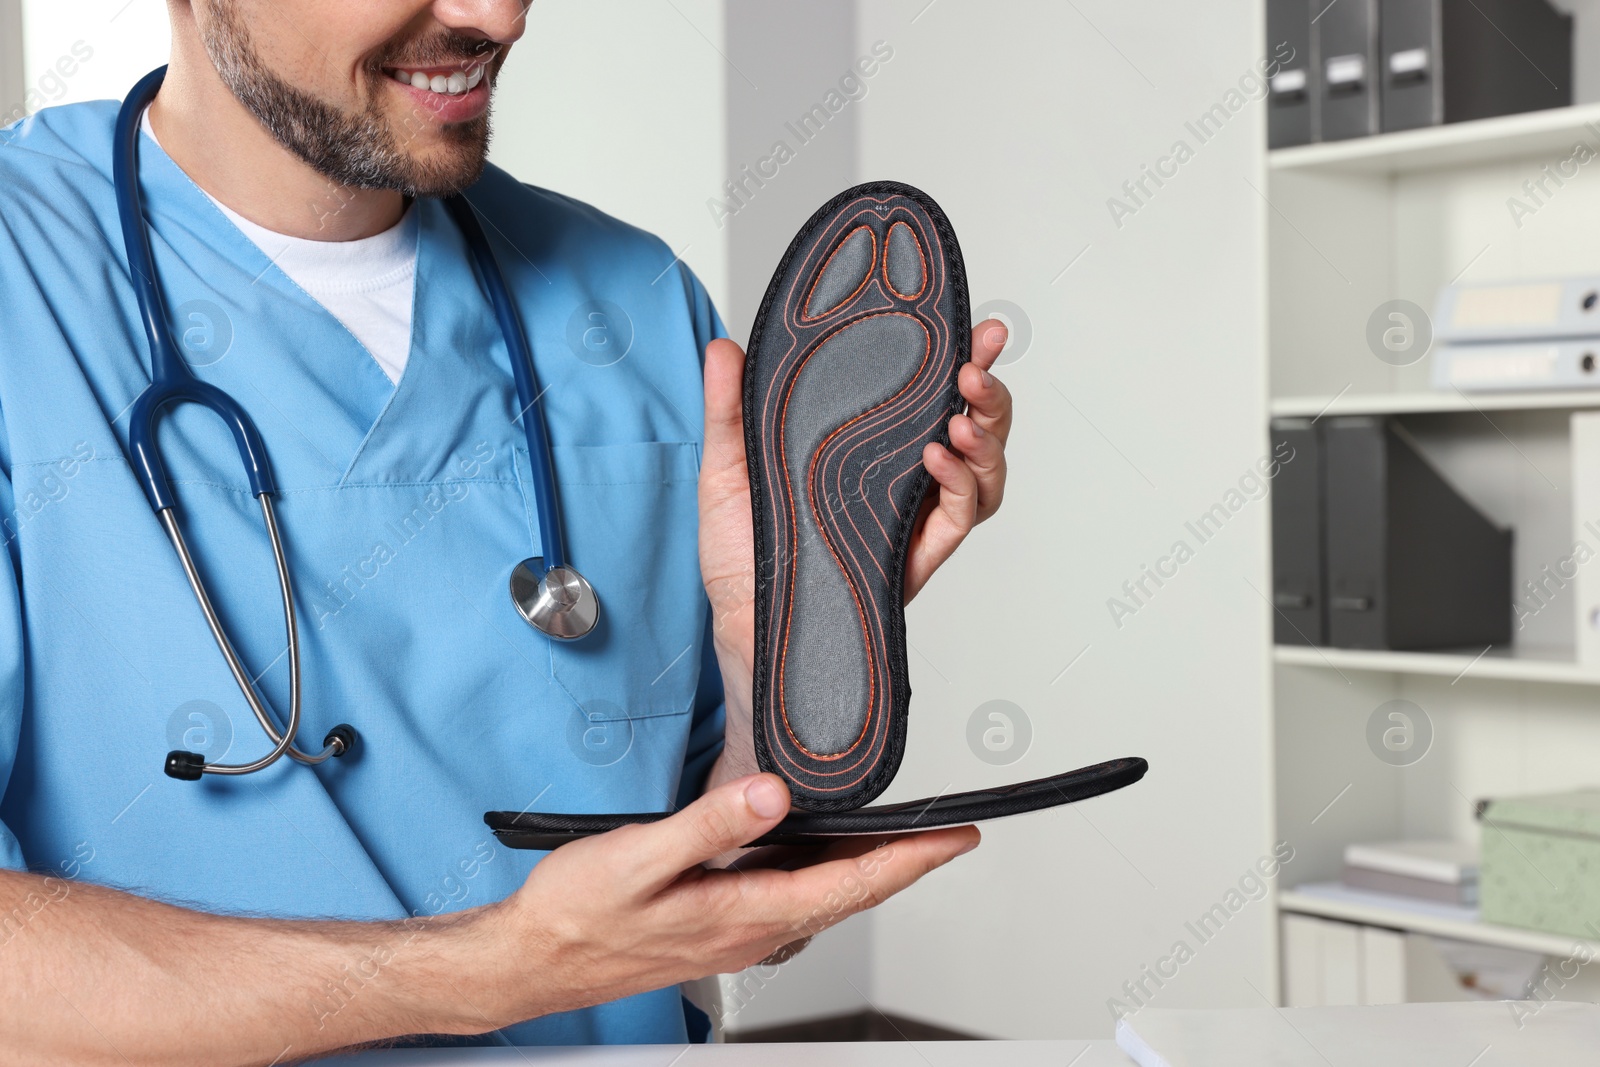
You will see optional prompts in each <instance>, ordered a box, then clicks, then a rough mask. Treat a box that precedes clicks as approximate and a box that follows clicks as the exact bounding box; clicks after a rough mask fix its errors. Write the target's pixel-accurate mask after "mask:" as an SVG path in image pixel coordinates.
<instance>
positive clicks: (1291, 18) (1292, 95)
mask: <svg viewBox="0 0 1600 1067" xmlns="http://www.w3.org/2000/svg"><path fill="white" fill-rule="evenodd" d="M1285 45H1287V46H1288V48H1289V49H1292V50H1293V51H1292V53H1288V52H1287V51H1285V52H1280V49H1283V47H1284V46H1285ZM1267 54H1268V55H1270V56H1278V55H1280V54H1288V55H1289V58H1288V59H1286V60H1284V61H1283V62H1281V63H1280V64H1279V66H1278V70H1277V72H1276V73H1274V74H1273V76H1272V78H1271V79H1270V80H1269V81H1268V90H1269V93H1268V97H1267V147H1268V148H1288V147H1290V146H1292V145H1300V144H1310V143H1311V142H1312V141H1314V140H1316V133H1315V131H1314V130H1313V129H1312V127H1311V116H1312V106H1311V100H1312V96H1313V94H1314V93H1315V92H1316V84H1317V79H1316V69H1317V68H1316V64H1315V63H1314V62H1312V59H1311V7H1310V2H1309V0H1267Z"/></svg>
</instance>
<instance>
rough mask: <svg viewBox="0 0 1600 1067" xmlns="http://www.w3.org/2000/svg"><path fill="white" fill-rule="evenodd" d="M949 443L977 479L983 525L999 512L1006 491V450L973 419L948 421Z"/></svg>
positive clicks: (962, 418)
mask: <svg viewBox="0 0 1600 1067" xmlns="http://www.w3.org/2000/svg"><path fill="white" fill-rule="evenodd" d="M950 443H951V444H953V445H955V447H956V451H957V452H958V453H960V455H961V458H962V459H963V460H965V461H966V464H967V467H968V469H970V470H971V471H972V473H973V475H974V476H975V477H976V478H977V479H978V514H977V520H978V521H979V522H983V521H984V520H985V519H987V518H989V517H990V516H991V515H993V514H994V513H995V512H996V511H998V510H999V508H1000V501H1001V499H1002V498H1003V497H1004V496H1005V490H1006V450H1005V448H1004V447H1002V446H1001V444H1000V439H999V438H997V437H995V435H994V434H992V433H988V432H986V431H985V430H984V428H983V426H982V425H981V424H979V423H978V421H977V420H976V419H973V418H971V417H970V416H967V415H957V416H955V417H954V418H952V419H951V420H950Z"/></svg>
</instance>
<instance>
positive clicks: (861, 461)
mask: <svg viewBox="0 0 1600 1067" xmlns="http://www.w3.org/2000/svg"><path fill="white" fill-rule="evenodd" d="M970 317H971V312H970V310H969V308H968V302H967V284H966V275H965V271H964V269H963V267H962V262H961V250H960V248H959V247H958V246H957V244H956V237H955V232H954V231H953V230H952V229H951V226H950V222H949V220H948V219H947V218H946V217H945V215H944V212H943V211H941V210H940V208H939V206H938V205H937V204H935V203H934V202H933V200H932V199H930V198H929V197H928V196H927V195H926V194H924V193H922V192H920V191H919V190H917V189H913V188H911V187H910V186H906V185H901V184H898V183H895V182H873V183H870V184H867V185H860V186H857V187H855V188H853V189H849V190H846V191H845V192H843V193H841V194H840V195H838V196H836V197H834V198H833V199H832V200H830V201H829V202H828V203H827V204H825V205H823V207H822V208H821V209H820V210H819V211H818V212H817V213H816V214H815V215H813V216H812V218H811V220H810V221H809V222H807V223H806V225H805V227H804V228H803V229H801V231H800V233H799V234H798V235H797V236H796V237H795V239H794V241H793V242H792V243H791V244H790V246H789V249H788V251H787V252H786V253H785V254H784V257H783V259H782V261H781V262H780V263H779V264H778V269H777V272H776V273H775V274H774V276H773V279H772V282H771V284H770V285H769V286H768V289H767V293H766V297H765V299H763V301H762V303H761V308H760V311H759V313H758V314H757V316H756V321H755V327H754V329H753V331H752V333H751V336H750V347H749V352H748V358H747V360H746V363H745V372H744V374H745V377H744V429H745V448H746V459H747V462H748V465H749V473H750V501H751V514H752V519H753V521H754V545H755V612H756V618H755V651H756V655H755V675H754V682H755V685H754V703H755V717H756V722H755V727H756V731H755V746H756V759H757V762H758V763H759V764H760V767H761V769H762V770H764V771H771V772H773V773H775V774H777V775H779V776H781V777H782V778H783V779H784V780H785V781H786V782H787V783H788V785H789V790H790V793H791V795H792V797H793V800H794V807H795V809H796V810H795V813H794V814H792V815H791V816H790V817H789V818H787V819H785V820H784V822H783V823H781V824H780V825H779V826H778V827H777V829H775V830H774V831H773V832H772V833H771V834H768V835H767V837H765V838H763V839H762V840H763V842H772V843H779V842H781V843H797V842H802V841H813V840H824V839H827V838H828V837H831V836H837V835H841V834H862V833H893V832H901V831H907V830H914V829H929V828H932V827H935V826H944V825H957V824H960V823H966V822H974V821H978V820H982V819H989V818H998V817H1001V816H1004V815H1015V814H1020V813H1021V812H1025V811H1034V810H1038V809H1040V808H1044V807H1051V806H1054V805H1057V804H1064V803H1070V802H1072V801H1076V800H1083V799H1086V798H1087V797H1091V796H1097V795H1099V794H1101V793H1106V792H1109V791H1111V790H1113V789H1119V788H1121V787H1122V786H1125V785H1129V784H1131V783H1132V782H1135V781H1138V780H1139V778H1141V777H1142V776H1143V775H1144V772H1145V769H1146V764H1145V761H1144V760H1142V759H1138V758H1136V757H1130V758H1126V759H1120V760H1112V761H1110V762H1108V763H1102V764H1098V765H1096V766H1093V767H1085V768H1080V769H1079V770H1075V771H1069V772H1067V773H1066V774H1061V775H1055V776H1053V777H1050V778H1043V779H1037V780H1035V781H1031V782H1023V783H1021V784H1018V785H1014V786H1008V787H1005V788H1003V789H992V790H979V791H977V792H971V793H960V794H952V795H945V796H941V797H937V798H933V799H931V800H921V801H913V802H910V803H905V804H891V805H882V806H878V807H863V805H865V804H867V802H868V801H870V800H872V799H873V798H874V797H876V796H878V795H879V794H880V793H882V792H883V790H884V789H885V788H887V787H888V785H889V783H890V782H891V781H892V780H893V779H894V776H895V772H896V771H897V770H898V769H899V766H900V758H901V754H902V753H903V752H904V750H905V740H906V729H907V725H908V711H909V704H910V700H911V686H910V682H909V676H908V675H909V672H908V671H907V666H906V625H905V615H904V610H903V609H904V602H905V588H904V576H905V567H906V554H907V551H908V550H909V547H910V544H911V537H912V533H913V531H914V528H915V526H916V523H917V520H918V518H919V516H920V514H921V511H922V508H923V503H924V497H925V496H926V494H927V491H928V487H929V482H930V475H929V474H928V472H927V470H926V469H925V468H924V467H923V465H922V452H923V449H924V448H925V447H926V446H927V444H928V443H929V442H932V441H938V442H941V443H943V444H947V445H948V443H949V439H948V433H947V427H948V424H949V421H950V418H951V416H953V415H955V414H956V413H957V412H959V411H960V410H961V407H962V399H961V395H960V392H959V390H958V388H957V375H958V374H959V373H960V370H961V367H962V365H963V364H965V363H966V362H967V361H968V358H969V354H970V345H971V327H970V325H969V320H970ZM661 817H662V816H661V815H660V814H634V815H554V814H548V813H535V812H524V813H514V812H491V813H490V814H489V815H487V816H485V819H486V821H488V823H489V825H490V826H491V827H492V828H493V829H494V831H495V833H496V834H497V835H498V836H499V837H500V839H501V840H502V841H504V842H505V843H506V844H509V845H512V846H514V847H521V848H552V847H554V846H555V845H556V844H559V843H562V842H563V841H567V840H573V839H575V838H577V837H584V836H588V835H589V834H593V833H602V832H604V831H606V830H609V829H614V828H616V827H617V826H620V825H623V824H624V823H629V822H646V821H654V820H655V819H658V818H661Z"/></svg>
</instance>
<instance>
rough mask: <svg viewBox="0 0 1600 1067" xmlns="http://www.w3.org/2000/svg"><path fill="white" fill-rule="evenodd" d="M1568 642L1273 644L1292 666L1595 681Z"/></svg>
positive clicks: (1599, 676)
mask: <svg viewBox="0 0 1600 1067" xmlns="http://www.w3.org/2000/svg"><path fill="white" fill-rule="evenodd" d="M1572 657H1573V653H1572V649H1570V648H1540V647H1537V646H1534V647H1529V646H1517V647H1513V648H1509V649H1506V648H1494V649H1490V650H1489V651H1488V652H1486V653H1483V654H1482V655H1479V654H1478V653H1476V652H1385V651H1382V650H1369V649H1356V648H1314V647H1312V646H1309V645H1274V646H1273V649H1272V658H1273V660H1274V661H1275V662H1277V663H1281V664H1284V665H1286V666H1292V667H1320V668H1323V669H1326V670H1338V671H1363V672H1378V673H1388V674H1437V675H1443V676H1444V677H1447V678H1452V679H1457V678H1459V679H1462V680H1465V681H1474V680H1476V681H1483V680H1496V681H1512V682H1554V683H1558V684H1563V685H1600V671H1594V670H1590V669H1588V668H1584V667H1580V666H1578V664H1577V663H1576V662H1574V661H1573V658H1572Z"/></svg>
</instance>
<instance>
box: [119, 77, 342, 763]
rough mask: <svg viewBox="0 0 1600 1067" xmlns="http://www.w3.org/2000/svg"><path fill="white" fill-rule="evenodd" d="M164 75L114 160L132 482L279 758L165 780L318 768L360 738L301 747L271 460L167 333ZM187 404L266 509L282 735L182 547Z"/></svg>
mask: <svg viewBox="0 0 1600 1067" xmlns="http://www.w3.org/2000/svg"><path fill="white" fill-rule="evenodd" d="M166 73H167V68H166V67H161V68H159V69H157V70H154V71H151V72H150V73H149V74H148V75H146V76H145V77H144V78H142V79H140V81H139V84H137V85H135V86H134V87H133V91H132V92H130V93H129V94H128V98H127V99H126V100H125V101H124V102H123V104H122V109H121V111H119V112H118V113H117V128H116V135H115V136H116V143H115V151H114V152H113V153H112V157H113V158H112V175H113V178H114V179H115V183H116V195H117V213H118V216H119V220H120V222H121V224H122V241H123V245H124V247H125V250H126V252H127V260H128V277H129V280H130V281H131V282H132V283H133V291H134V296H135V298H136V299H137V300H138V303H139V316H140V319H141V320H142V321H143V323H144V329H145V336H146V338H147V339H148V340H149V342H150V385H149V386H147V387H146V388H145V389H144V390H143V391H142V392H141V393H140V394H139V395H138V396H137V397H136V398H134V402H133V405H132V408H131V413H130V416H129V418H130V421H129V426H128V450H129V452H130V453H131V455H130V461H131V464H132V466H133V469H134V474H135V475H136V476H137V477H138V479H139V484H140V486H141V487H142V488H143V489H144V494H145V498H146V499H147V500H148V501H149V502H150V507H151V509H152V510H153V511H154V512H155V513H156V517H157V518H158V519H159V520H160V521H161V526H162V528H163V529H164V530H165V531H166V533H167V539H168V540H169V541H171V542H172V547H173V549H174V550H175V551H176V552H177V553H178V561H179V562H180V563H181V564H182V566H183V573H184V576H185V577H186V578H188V580H189V587H190V589H191V590H193V592H194V596H195V600H196V601H197V602H198V603H199V605H200V610H201V613H202V614H204V615H205V619H206V625H207V626H208V627H209V628H210V630H211V636H212V637H213V638H214V639H215V640H216V642H217V648H219V649H220V650H221V651H222V655H223V658H224V659H225V660H227V663H228V669H229V671H230V672H232V674H233V680H234V682H235V683H237V684H238V686H239V691H240V692H241V693H242V694H244V698H245V701H246V702H247V703H248V704H249V705H250V710H251V711H252V712H253V713H254V714H255V717H256V721H257V722H259V723H260V724H261V728H262V729H263V730H265V731H266V734H267V736H268V737H269V738H271V740H272V751H270V752H268V753H267V754H266V755H265V756H262V757H261V758H260V759H256V760H252V761H251V762H249V763H207V762H206V761H205V758H204V757H203V756H201V755H200V754H199V753H195V752H185V751H183V750H177V751H174V752H170V753H168V754H167V759H166V766H165V768H164V769H165V771H166V773H167V774H168V775H170V776H171V777H173V778H181V779H185V780H190V781H192V780H194V779H197V778H199V777H200V776H201V775H203V774H223V775H238V774H250V773H252V772H254V771H259V770H262V769H263V768H266V767H270V766H271V765H272V764H274V763H276V762H277V761H278V760H279V759H280V758H281V757H282V756H283V755H284V753H288V754H289V755H290V756H291V757H292V758H294V759H296V760H298V761H300V762H301V763H311V764H316V763H321V762H323V761H324V760H326V759H328V758H329V757H330V756H342V755H344V753H346V752H348V751H349V750H350V749H351V747H352V746H353V745H354V744H355V731H354V730H353V729H351V728H350V727H349V726H348V725H345V724H341V725H339V726H337V727H335V728H334V729H333V730H332V731H331V732H330V733H329V734H328V737H327V738H325V739H324V741H323V746H322V751H321V752H320V753H318V754H317V755H314V756H313V755H309V754H307V753H304V752H301V751H300V750H299V749H297V748H296V747H295V746H294V739H295V735H296V734H297V733H298V732H299V729H300V641H299V634H298V632H297V630H296V627H295V617H294V591H293V588H292V586H291V583H290V581H289V564H288V560H287V559H286V558H285V554H284V550H283V537H282V535H281V534H280V533H279V531H278V519H277V515H276V514H275V513H274V511H273V506H272V498H273V495H274V494H275V493H276V492H277V485H276V483H275V482H274V481H273V478H272V468H271V466H270V464H269V463H268V461H267V449H266V445H265V444H264V443H263V441H262V440H261V434H260V432H259V431H258V430H257V429H256V426H255V423H253V422H252V421H251V420H250V416H249V415H247V414H245V411H244V409H243V408H242V407H240V406H239V404H238V402H237V401H235V400H234V399H233V397H231V396H229V395H228V394H227V393H225V392H223V391H222V390H221V389H218V388H217V387H216V386H214V385H211V384H209V383H207V382H202V381H200V380H199V379H197V378H196V377H195V376H194V375H193V374H192V373H190V371H189V368H188V365H187V364H185V363H184V361H183V357H182V356H181V355H180V354H179V352H178V350H177V348H176V346H175V345H174V344H173V341H172V331H171V330H170V329H169V328H168V325H167V311H166V302H165V301H164V300H163V299H162V296H161V286H160V284H159V282H158V279H157V276H156V266H155V256H154V255H153V254H152V252H151V249H150V233H149V229H148V228H147V227H146V225H145V218H144V200H143V196H142V194H141V192H140V189H139V132H140V131H139V124H140V120H141V119H142V118H143V116H144V112H145V109H146V108H148V107H149V106H150V103H151V101H153V100H154V99H155V97H156V93H157V92H159V91H160V89H161V83H162V81H163V80H164V79H165V77H166ZM182 403H191V404H198V405H200V406H201V407H204V408H207V409H209V410H210V411H212V412H214V413H215V414H216V415H217V416H218V417H220V418H221V419H222V420H223V422H225V423H227V425H228V430H229V431H230V432H231V433H232V434H233V440H234V444H235V445H236V446H237V447H238V449H239V458H240V459H241V461H242V462H243V463H244V469H245V477H246V478H247V480H248V481H249V483H250V491H251V493H252V494H253V495H254V496H255V498H256V499H257V500H259V501H260V502H261V514H262V518H263V520H264V521H265V522H266V526H267V536H268V538H269V539H270V540H271V542H272V555H273V559H274V561H275V562H276V563H277V569H278V587H279V589H280V591H281V593H282V596H283V617H284V627H285V630H286V632H287V635H288V639H289V650H288V651H289V722H288V726H287V728H286V729H282V730H280V729H279V727H278V724H277V721H276V720H275V719H274V718H273V716H272V713H271V712H270V711H269V710H268V708H267V706H266V703H265V701H263V700H262V698H261V694H260V693H259V692H258V691H257V690H256V686H255V682H254V680H253V679H252V678H251V677H250V674H249V672H248V671H246V670H245V667H244V664H243V662H241V661H240V659H239V655H238V653H237V652H236V651H235V650H234V648H233V643H232V642H231V641H230V640H229V639H228V634H227V631H226V630H224V629H223V626H222V620H221V619H219V618H218V617H217V611H216V608H215V607H214V606H213V605H212V603H211V596H210V594H209V593H208V592H207V591H206V586H205V582H204V580H203V579H202V578H201V577H200V571H199V569H198V568H197V567H196V566H195V563H194V558H193V556H192V555H190V552H189V546H188V544H187V543H185V541H184V538H183V528H182V526H181V525H180V523H179V520H178V507H177V505H178V501H177V497H176V496H175V495H174V494H173V492H172V484H171V482H170V481H169V480H168V478H167V470H166V463H165V462H164V461H163V460H162V458H161V449H160V445H159V443H158V441H157V436H156V430H157V425H158V423H159V421H160V418H161V416H162V415H163V414H164V413H166V412H167V411H168V410H170V409H171V408H172V407H173V406H175V405H177V404H182Z"/></svg>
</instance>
